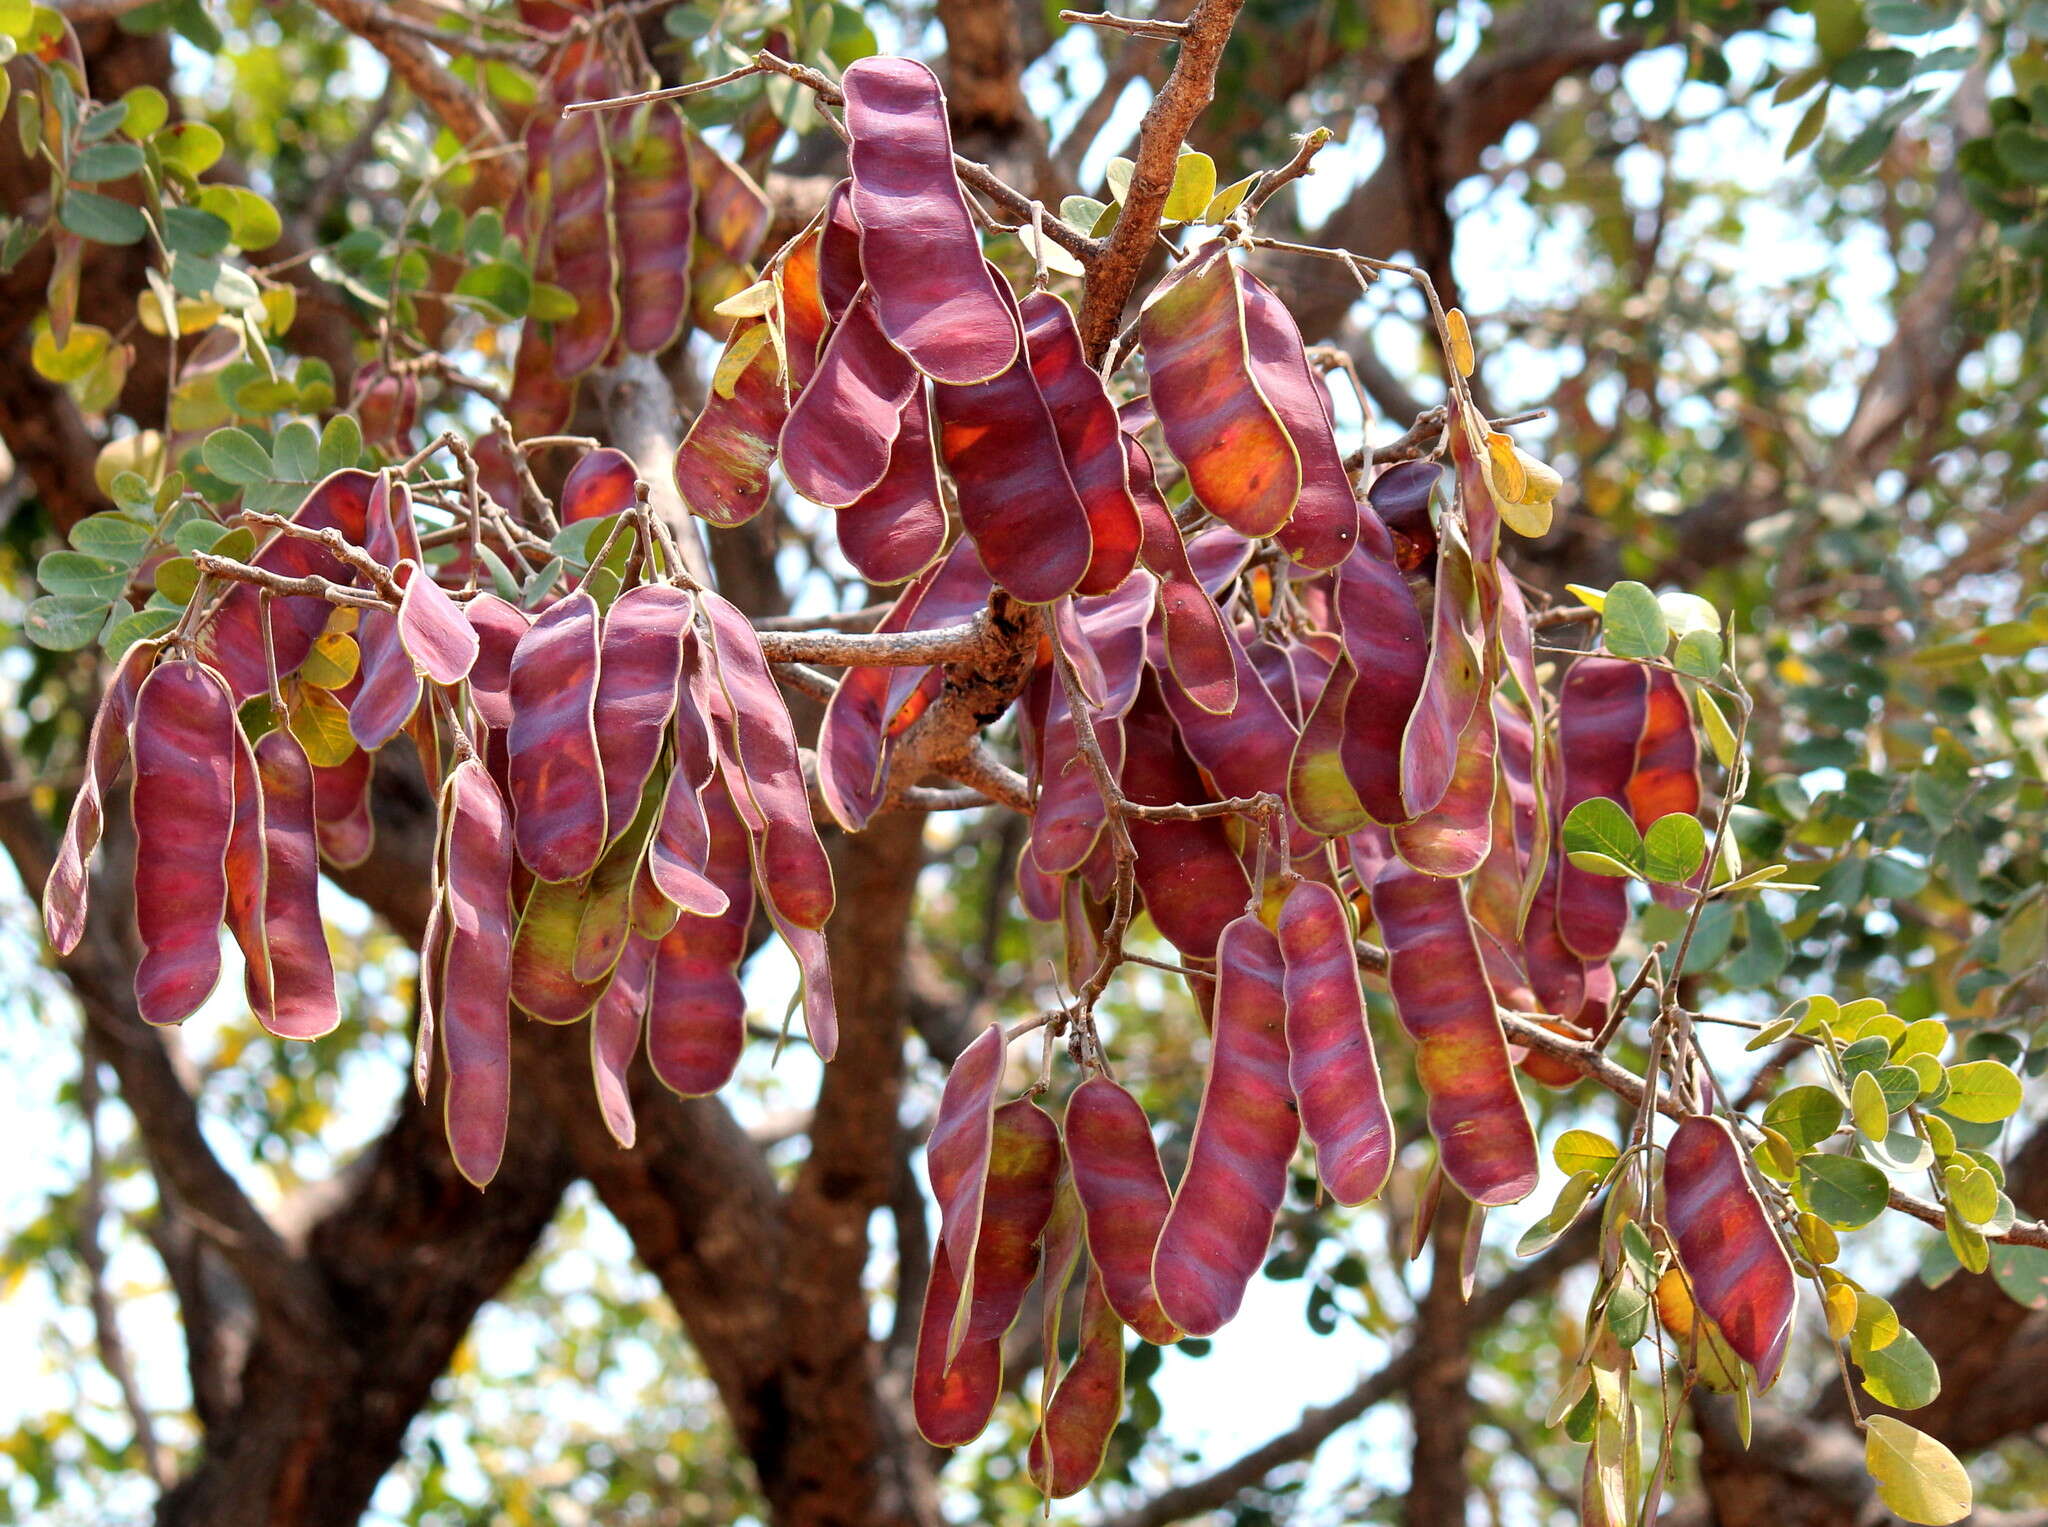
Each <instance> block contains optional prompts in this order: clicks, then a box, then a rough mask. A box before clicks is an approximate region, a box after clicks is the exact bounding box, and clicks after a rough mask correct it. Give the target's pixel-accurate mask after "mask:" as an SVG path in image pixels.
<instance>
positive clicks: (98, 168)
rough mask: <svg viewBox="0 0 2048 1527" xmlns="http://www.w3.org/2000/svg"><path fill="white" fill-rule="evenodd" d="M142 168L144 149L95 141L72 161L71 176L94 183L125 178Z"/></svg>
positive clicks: (125, 144)
mask: <svg viewBox="0 0 2048 1527" xmlns="http://www.w3.org/2000/svg"><path fill="white" fill-rule="evenodd" d="M101 115H102V116H105V115H106V113H104V112H102V113H101ZM115 125H116V126H118V125H119V124H118V123H117V124H115ZM141 168H142V150H141V149H139V148H137V147H136V146H135V145H134V144H132V143H95V144H93V145H92V147H90V148H87V149H82V150H80V151H79V153H78V156H77V157H76V158H75V159H73V160H72V161H71V178H72V179H73V180H78V181H84V182H85V183H87V184H88V185H92V184H97V183H98V182H100V181H103V180H123V179H125V178H127V177H128V176H130V175H133V174H135V173H136V172H137V171H138V170H140V169H141Z"/></svg>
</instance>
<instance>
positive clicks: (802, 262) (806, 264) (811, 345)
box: [769, 219, 832, 393]
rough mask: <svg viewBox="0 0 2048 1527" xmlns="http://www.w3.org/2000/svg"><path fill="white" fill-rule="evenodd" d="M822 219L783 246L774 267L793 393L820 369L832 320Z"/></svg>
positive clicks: (798, 390)
mask: <svg viewBox="0 0 2048 1527" xmlns="http://www.w3.org/2000/svg"><path fill="white" fill-rule="evenodd" d="M823 238H824V232H823V224H822V219H818V220H813V222H812V223H811V225H810V227H808V228H806V229H805V230H804V231H803V232H802V233H800V234H798V235H797V237H796V238H795V239H794V240H792V241H791V242H790V243H789V244H787V245H785V246H784V247H783V250H782V252H781V253H780V254H778V255H777V256H776V257H775V261H774V264H773V265H772V266H771V267H770V271H769V273H770V276H771V277H772V279H773V280H774V282H775V289H776V291H777V292H778V293H779V294H780V296H781V298H782V347H783V352H784V354H785V356H786V358H787V360H788V363H789V385H790V390H791V392H792V393H796V392H800V391H802V390H803V388H804V387H805V386H806V385H808V384H809V382H810V380H811V378H812V377H813V376H814V375H815V374H816V373H817V370H818V353H819V351H820V350H822V349H823V348H824V344H825V335H826V333H827V331H828V330H830V328H831V327H832V320H831V318H830V317H829V316H828V315H827V314H826V312H825V292H824V288H823V286H822V284H821V280H822V278H821V273H820V271H819V269H818V248H819V245H820V244H821V243H822V242H823Z"/></svg>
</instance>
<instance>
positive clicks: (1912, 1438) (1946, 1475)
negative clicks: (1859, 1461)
mask: <svg viewBox="0 0 2048 1527" xmlns="http://www.w3.org/2000/svg"><path fill="white" fill-rule="evenodd" d="M1863 1427H1864V1434H1863V1462H1864V1466H1865V1467H1866V1468H1868V1469H1869V1470H1870V1477H1871V1478H1872V1479H1874V1480H1876V1481H1877V1493H1878V1495H1879V1496H1880V1497H1881V1498H1882V1499H1883V1501H1884V1503H1885V1504H1886V1505H1887V1506H1889V1507H1891V1509H1892V1510H1893V1512H1895V1513H1896V1514H1897V1515H1899V1516H1902V1517H1904V1518H1905V1519H1906V1520H1907V1521H1909V1522H1919V1523H1922V1524H1924V1527H1946V1524H1947V1523H1949V1522H1959V1521H1961V1520H1962V1519H1963V1518H1964V1517H1966V1516H1968V1515H1969V1514H1970V1500H1971V1492H1970V1476H1969V1475H1968V1474H1967V1473H1965V1472H1964V1471H1963V1466H1962V1464H1961V1463H1959V1462H1958V1461H1957V1460H1956V1455H1955V1454H1954V1453H1951V1452H1950V1451H1949V1450H1948V1449H1947V1448H1945V1447H1943V1446H1942V1445H1941V1444H1940V1443H1939V1442H1936V1441H1935V1440H1934V1439H1933V1438H1932V1437H1930V1436H1928V1435H1927V1434H1926V1433H1925V1432H1922V1431H1916V1430H1915V1429H1914V1428H1912V1427H1910V1426H1908V1425H1906V1423H1905V1422H1903V1421H1898V1420H1894V1419H1893V1418H1892V1417H1890V1416H1872V1417H1871V1418H1870V1419H1869V1420H1867V1421H1865V1422H1864V1423H1863Z"/></svg>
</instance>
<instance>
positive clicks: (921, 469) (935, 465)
mask: <svg viewBox="0 0 2048 1527" xmlns="http://www.w3.org/2000/svg"><path fill="white" fill-rule="evenodd" d="M836 524H837V526H838V530H839V549H840V550H841V551H842V552H844V553H845V554H846V560H847V561H849V562H851V563H852V564H853V567H854V571H856V572H857V573H859V574H860V575H861V576H862V577H863V578H865V579H867V580H868V582H870V583H880V584H889V583H901V582H903V581H904V580H905V579H906V578H914V577H916V576H917V575H918V574H919V573H921V572H923V571H924V570H925V569H926V568H928V567H930V566H931V565H932V563H933V562H934V561H936V560H937V559H938V556H939V553H940V552H942V551H944V550H945V546H946V504H945V499H944V497H943V496H942V495H941V493H940V491H939V458H938V455H937V452H936V450H935V448H934V447H933V444H932V420H931V406H930V404H929V403H928V402H927V401H926V399H925V394H924V384H923V383H922V382H920V383H918V385H917V387H916V389H915V390H914V391H913V392H912V393H911V395H910V397H909V398H908V399H907V400H906V401H905V402H904V405H903V411H902V417H901V418H899V419H898V420H897V424H896V439H895V442H894V443H893V444H892V445H891V446H890V448H889V465H888V469H887V470H886V471H884V472H883V473H882V480H881V481H880V482H878V483H876V484H875V485H874V487H873V488H871V489H869V490H868V491H867V492H866V493H863V494H862V495H861V496H860V497H859V498H858V499H856V500H855V501H854V502H853V503H851V504H848V505H847V506H846V507H845V508H843V509H841V510H840V511H839V513H838V515H837V516H836Z"/></svg>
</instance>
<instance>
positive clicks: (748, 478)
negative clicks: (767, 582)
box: [676, 318, 789, 529]
mask: <svg viewBox="0 0 2048 1527" xmlns="http://www.w3.org/2000/svg"><path fill="white" fill-rule="evenodd" d="M720 322H721V323H723V322H725V320H723V319H721V320H720ZM767 341H768V326H767V323H766V322H765V321H764V320H762V319H759V318H751V319H746V320H743V321H742V322H741V323H740V324H738V325H737V326H735V327H734V329H733V331H732V338H731V339H729V340H727V341H726V345H725V356H724V358H723V359H721V360H720V361H719V363H718V377H719V378H720V379H723V380H725V381H726V382H727V383H728V385H726V386H725V387H723V388H721V387H720V386H719V385H717V382H716V381H714V384H713V387H712V391H711V396H710V397H708V398H706V399H705V400H704V409H703V412H701V413H699V414H698V415H697V418H696V420H695V422H693V423H692V424H691V425H690V429H689V433H687V434H686V435H684V436H683V443H682V444H681V445H680V446H678V447H677V448H676V492H677V493H678V494H679V495H681V497H682V501H683V503H684V505H685V506H686V507H687V508H688V509H689V511H690V512H691V513H692V514H695V515H698V516H700V517H702V518H703V519H705V520H708V521H710V522H711V523H712V524H713V525H717V526H720V527H721V528H724V529H730V528H732V527H733V526H735V525H744V524H745V523H746V522H747V521H748V520H750V519H752V518H753V517H754V516H755V515H757V514H759V513H760V512H761V506H762V505H763V504H765V503H767V502H768V468H769V467H770V466H771V465H772V464H773V463H774V461H775V442H776V439H777V437H778V436H779V435H780V434H781V432H782V424H783V421H784V420H785V419H787V418H788V417H789V397H788V395H787V394H786V393H785V392H784V391H783V387H782V379H781V378H780V377H779V376H778V375H777V374H776V369H775V349H774V347H773V346H772V345H770V344H769V343H768V342H767ZM728 368H731V370H730V374H729V375H728Z"/></svg>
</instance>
